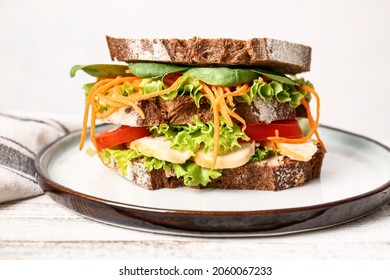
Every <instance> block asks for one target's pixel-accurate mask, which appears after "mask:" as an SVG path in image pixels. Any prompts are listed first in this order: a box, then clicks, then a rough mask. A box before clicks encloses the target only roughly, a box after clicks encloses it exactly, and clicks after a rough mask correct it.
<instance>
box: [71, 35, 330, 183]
mask: <svg viewBox="0 0 390 280" xmlns="http://www.w3.org/2000/svg"><path fill="white" fill-rule="evenodd" d="M106 39H107V43H108V48H109V51H110V55H111V59H112V60H116V61H118V64H90V65H75V66H74V67H73V68H72V69H71V73H70V74H71V76H72V77H74V76H75V74H76V72H77V71H80V70H82V71H84V72H86V73H87V74H89V75H91V76H92V77H94V81H93V82H92V83H89V84H86V85H84V90H85V94H86V99H85V112H84V118H83V128H82V133H81V137H80V149H83V145H84V142H85V139H86V137H87V130H88V126H90V140H91V142H92V144H93V146H94V151H96V153H97V155H98V156H99V158H100V159H101V161H102V163H103V164H104V165H106V166H107V167H109V168H112V169H114V170H116V171H117V172H118V173H119V174H120V175H121V176H123V177H124V178H126V179H128V180H130V181H131V182H133V183H134V184H135V185H137V186H140V187H142V188H146V189H148V190H157V189H161V188H177V187H192V188H199V189H203V188H215V189H237V190H268V191H280V190H284V189H288V188H291V187H298V186H302V185H303V184H305V183H306V182H309V181H310V180H314V179H316V178H319V177H320V174H321V166H322V162H323V158H324V154H325V152H326V149H325V145H324V143H323V141H322V140H321V138H320V135H319V133H318V130H317V128H318V125H319V116H320V98H319V95H318V93H317V92H316V91H315V89H314V86H313V84H312V83H311V82H310V81H307V80H305V79H304V78H298V77H297V76H296V75H297V74H300V73H302V72H306V71H309V70H310V62H311V48H310V47H308V46H305V45H301V44H296V43H291V42H286V41H282V40H276V39H270V38H252V39H248V40H238V39H230V38H217V39H205V38H198V37H194V38H191V39H129V38H113V37H109V36H107V37H106ZM313 100H315V101H314V104H315V106H313V105H312V106H311V107H314V109H313V112H311V107H310V105H309V104H310V103H312V102H313ZM100 122H102V123H108V124H112V126H110V128H109V129H107V130H104V131H101V132H97V129H96V124H97V123H100Z"/></svg>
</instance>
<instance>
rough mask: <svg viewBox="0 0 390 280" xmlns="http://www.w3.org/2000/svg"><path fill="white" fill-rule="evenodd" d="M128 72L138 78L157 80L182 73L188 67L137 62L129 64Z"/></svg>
mask: <svg viewBox="0 0 390 280" xmlns="http://www.w3.org/2000/svg"><path fill="white" fill-rule="evenodd" d="M128 67H129V69H130V72H131V73H133V75H135V76H137V77H140V78H158V77H163V76H165V75H167V74H169V73H175V72H183V71H185V70H187V69H189V68H190V67H189V66H182V65H174V64H165V63H157V62H137V63H131V64H129V66H128Z"/></svg>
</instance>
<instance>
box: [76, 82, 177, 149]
mask: <svg viewBox="0 0 390 280" xmlns="http://www.w3.org/2000/svg"><path fill="white" fill-rule="evenodd" d="M141 81H142V79H141V78H138V77H120V76H118V77H116V78H115V79H100V80H98V81H97V82H96V83H95V84H94V85H93V86H92V88H91V90H90V92H89V94H88V96H87V98H86V100H85V110H84V117H83V128H82V132H81V137H80V145H79V148H80V150H81V149H83V146H84V142H85V138H86V135H87V123H88V119H89V113H90V111H91V120H90V126H91V132H90V139H91V142H92V143H93V145H94V146H95V148H97V145H96V140H95V131H96V119H105V118H107V117H109V116H110V115H112V114H113V113H114V112H116V111H117V110H118V109H119V108H122V107H126V106H131V107H133V108H134V110H135V111H136V112H137V113H138V114H139V115H140V117H141V118H142V119H144V118H145V114H144V112H143V111H142V109H141V108H140V107H139V106H138V105H137V104H136V102H137V101H140V100H146V99H149V98H153V97H157V96H161V95H164V94H167V93H169V92H171V91H172V90H175V89H177V87H178V86H179V84H180V80H179V79H177V80H176V81H175V82H174V83H173V84H172V85H171V86H170V87H168V88H167V89H164V90H161V91H157V92H152V93H148V94H140V93H139V84H140V83H141ZM124 83H130V84H132V85H133V87H134V89H135V90H137V91H138V92H136V93H134V94H130V95H129V96H123V95H122V94H121V93H120V91H119V88H118V86H120V85H122V84H124ZM108 93H111V94H110V95H108ZM99 102H104V103H105V104H106V105H107V106H108V108H107V109H106V110H105V111H104V112H99Z"/></svg>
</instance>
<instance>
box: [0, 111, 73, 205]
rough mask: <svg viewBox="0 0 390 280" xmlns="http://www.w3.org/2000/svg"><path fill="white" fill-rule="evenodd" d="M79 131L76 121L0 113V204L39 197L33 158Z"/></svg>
mask: <svg viewBox="0 0 390 280" xmlns="http://www.w3.org/2000/svg"><path fill="white" fill-rule="evenodd" d="M79 127H80V119H79V118H78V119H76V118H75V117H69V116H54V115H51V116H48V115H42V114H30V115H21V114H20V113H18V114H15V113H8V112H7V113H5V112H0V203H1V202H6V201H12V200H18V199H23V198H28V197H32V196H36V195H40V194H42V193H43V192H42V190H41V189H40V187H39V186H38V182H37V180H36V178H35V169H34V158H35V156H36V154H37V153H38V152H39V151H40V150H41V149H42V148H43V147H44V146H46V145H47V144H49V143H51V142H53V141H55V140H56V139H58V138H59V137H61V136H63V135H65V134H67V133H69V132H70V131H72V130H74V129H77V128H79Z"/></svg>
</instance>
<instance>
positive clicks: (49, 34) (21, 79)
mask: <svg viewBox="0 0 390 280" xmlns="http://www.w3.org/2000/svg"><path fill="white" fill-rule="evenodd" d="M389 12H390V2H389V1H386V0H382V1H380V0H361V1H342V0H338V1H329V0H326V1H310V0H299V1H250V0H240V1H227V0H197V1H183V0H164V1H157V0H148V1H120V0H110V1H84V0H78V1H69V0H57V1H43V0H35V1H27V0H25V1H24V0H2V1H1V2H0V35H1V37H0V40H1V41H0V84H1V87H0V110H7V111H19V112H20V111H30V112H31V111H34V112H35V111H39V112H44V113H46V112H47V113H58V114H71V115H75V114H79V115H80V116H81V114H82V110H83V92H82V90H81V87H82V85H83V84H84V83H86V82H89V81H90V79H89V77H88V76H86V75H84V74H83V73H81V72H80V73H78V75H77V76H76V78H74V79H71V78H70V77H69V69H70V68H71V66H72V65H74V64H88V63H111V60H110V57H109V53H108V49H107V46H106V42H105V35H106V34H107V35H112V36H127V37H179V38H190V37H193V36H200V37H235V38H250V37H273V38H278V39H285V40H289V41H293V42H297V43H303V44H306V45H310V46H311V47H312V48H313V52H312V66H311V71H310V72H309V73H305V75H304V76H305V77H307V78H309V79H310V80H311V81H312V82H313V83H314V84H315V86H316V89H317V90H318V92H319V93H320V94H321V97H322V111H321V123H323V124H327V125H331V126H336V127H340V128H343V129H346V130H351V131H354V132H358V133H361V134H365V135H368V136H371V137H373V138H380V139H385V140H390V122H389V120H390V109H389V108H390V89H389V88H390V87H389V86H388V81H389V78H390V70H389V65H390V54H389V50H390V35H389V34H390V32H389V28H390V17H389V16H388V14H389Z"/></svg>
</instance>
